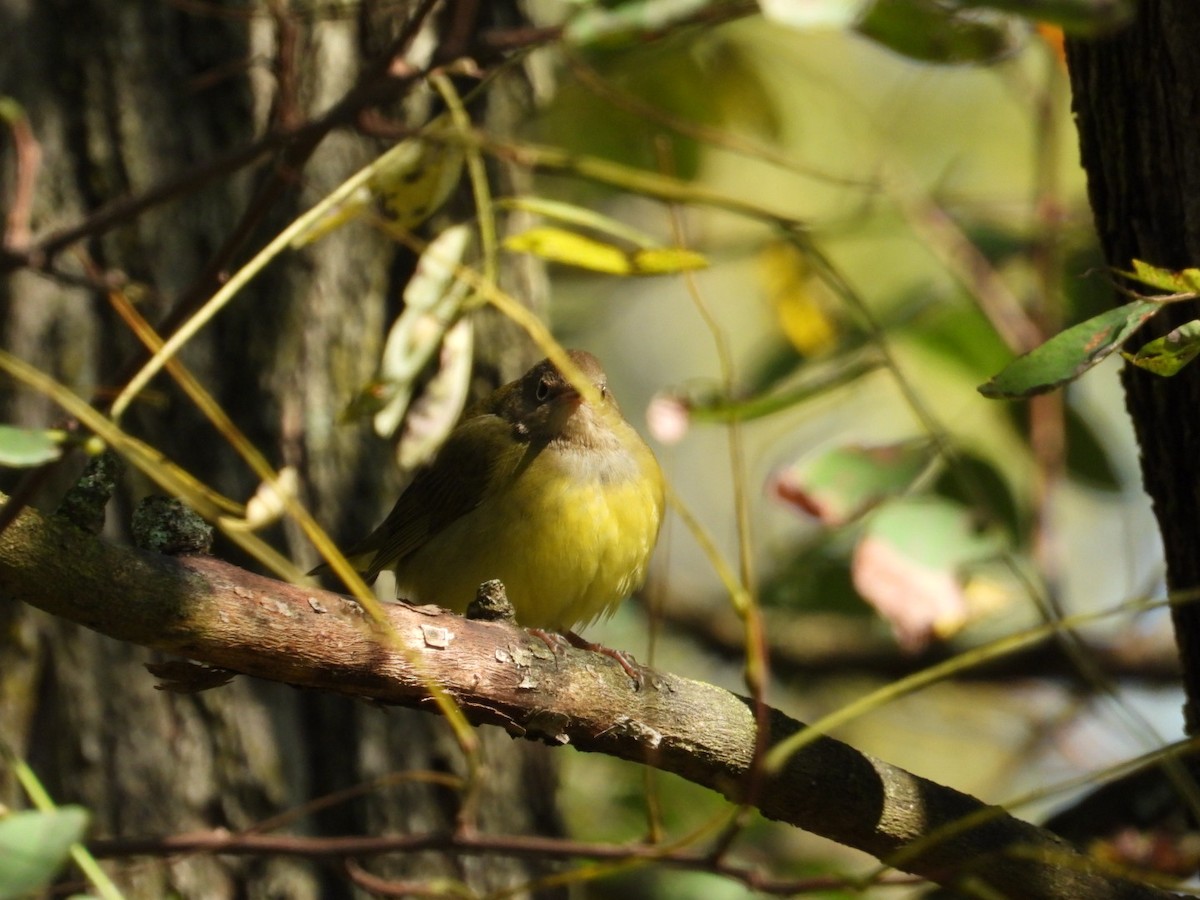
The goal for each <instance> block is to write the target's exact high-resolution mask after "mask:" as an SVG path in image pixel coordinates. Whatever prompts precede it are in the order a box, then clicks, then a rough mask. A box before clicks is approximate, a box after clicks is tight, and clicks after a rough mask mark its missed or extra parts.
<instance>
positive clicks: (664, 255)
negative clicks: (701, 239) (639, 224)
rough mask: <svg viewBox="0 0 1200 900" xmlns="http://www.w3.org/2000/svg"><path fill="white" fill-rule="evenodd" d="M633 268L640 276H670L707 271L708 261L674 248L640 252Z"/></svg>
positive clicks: (635, 257) (700, 256)
mask: <svg viewBox="0 0 1200 900" xmlns="http://www.w3.org/2000/svg"><path fill="white" fill-rule="evenodd" d="M633 268H634V272H635V273H636V274H638V275H669V274H671V273H673V272H689V271H691V270H693V269H707V268H708V260H707V259H705V258H704V257H703V256H702V255H701V254H699V253H695V252H693V251H691V250H680V249H677V248H673V247H668V248H664V249H661V250H638V251H636V252H635V253H634V254H633Z"/></svg>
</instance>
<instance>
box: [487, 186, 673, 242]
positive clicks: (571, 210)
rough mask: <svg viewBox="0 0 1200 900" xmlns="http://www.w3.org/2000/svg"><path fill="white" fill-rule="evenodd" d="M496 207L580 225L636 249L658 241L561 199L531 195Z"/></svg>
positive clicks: (502, 201)
mask: <svg viewBox="0 0 1200 900" xmlns="http://www.w3.org/2000/svg"><path fill="white" fill-rule="evenodd" d="M495 205H496V206H498V207H500V208H501V209H521V210H525V211H526V212H531V213H534V214H535V215H539V216H545V217H546V218H547V219H558V220H559V221H560V222H566V223H567V224H568V225H578V226H579V227H581V228H587V229H590V230H591V231H598V232H600V233H601V234H609V235H612V236H613V237H615V238H617V239H618V240H621V241H625V242H627V243H629V244H632V245H633V246H635V247H642V248H646V249H649V248H651V247H655V246H657V245H658V242H657V241H656V240H655V239H654V238H653V237H651V236H650V235H648V234H646V233H645V232H644V231H638V230H637V229H636V228H631V227H629V226H628V225H626V224H625V223H624V222H621V221H619V220H618V219H614V218H612V217H611V216H606V215H604V214H603V213H598V212H596V211H595V210H592V209H588V208H587V207H586V206H579V205H578V204H575V203H564V202H563V201H561V200H548V199H546V198H544V197H535V196H532V195H530V196H520V197H506V198H501V199H499V200H497V201H496V203H495Z"/></svg>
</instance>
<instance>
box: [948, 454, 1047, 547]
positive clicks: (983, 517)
mask: <svg viewBox="0 0 1200 900" xmlns="http://www.w3.org/2000/svg"><path fill="white" fill-rule="evenodd" d="M932 490H933V492H934V493H936V494H938V495H939V496H941V497H944V498H946V499H947V500H950V501H953V502H956V503H959V504H961V505H963V506H966V507H969V508H970V509H971V510H972V512H973V513H974V516H975V520H976V521H977V522H982V523H984V524H986V525H990V526H995V527H998V528H1003V529H1004V532H1005V534H1006V535H1007V536H1008V538H1009V541H1010V542H1011V543H1014V544H1016V543H1019V542H1020V540H1021V538H1022V535H1023V534H1024V531H1025V525H1024V523H1023V521H1022V517H1021V512H1020V509H1019V507H1018V506H1017V500H1016V496H1015V495H1014V493H1013V490H1012V487H1011V485H1010V484H1009V483H1008V481H1007V480H1006V479H1005V477H1004V475H1003V474H1002V473H1001V472H1000V470H999V469H997V468H996V467H995V466H994V465H992V463H991V462H989V461H988V460H986V459H984V458H982V457H980V456H976V455H974V454H972V453H966V452H964V451H962V450H961V449H958V448H955V450H954V452H953V457H952V459H951V460H950V461H949V462H948V463H947V464H946V465H945V467H944V468H943V469H942V471H941V472H940V473H939V474H938V477H937V479H936V480H935V481H934V484H933V489H932Z"/></svg>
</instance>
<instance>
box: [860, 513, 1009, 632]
mask: <svg viewBox="0 0 1200 900" xmlns="http://www.w3.org/2000/svg"><path fill="white" fill-rule="evenodd" d="M1003 549H1004V542H1003V541H1002V540H1001V539H1000V538H999V536H998V534H997V533H996V532H994V531H980V530H979V529H977V528H976V527H975V519H974V517H973V516H972V514H971V511H970V510H969V509H968V508H967V507H964V506H961V505H960V504H957V503H954V502H952V501H948V500H944V499H942V498H939V497H910V498H905V499H902V500H897V501H895V502H893V503H888V504H886V505H884V506H882V507H880V508H879V509H878V510H877V511H876V512H875V514H874V515H872V516H871V518H870V520H869V521H868V522H867V526H866V530H865V531H864V533H863V536H862V538H861V539H860V540H859V542H858V546H857V547H855V549H854V556H853V559H852V560H851V573H852V577H853V579H854V586H855V588H856V589H857V590H858V592H859V593H860V594H861V595H862V597H863V599H864V600H866V601H867V602H868V603H870V604H871V605H872V606H874V607H875V608H876V609H877V610H878V611H879V613H880V615H882V616H883V617H884V618H885V619H887V621H888V622H889V623H890V624H891V626H892V630H893V632H894V633H895V635H896V639H897V640H898V641H899V642H900V644H901V646H902V647H904V648H905V649H906V650H908V651H910V652H916V651H919V650H921V649H923V648H924V647H925V646H926V645H927V644H928V642H929V640H930V639H931V638H932V637H933V636H935V635H936V636H938V637H943V638H944V637H948V636H950V635H952V634H954V633H955V632H956V631H958V630H959V629H960V628H961V627H962V626H963V625H965V624H966V622H967V621H968V619H969V618H970V604H969V602H968V597H967V595H966V593H965V592H964V585H965V583H966V574H965V571H966V568H965V567H966V566H967V565H968V564H969V563H972V562H978V561H983V560H987V559H990V558H994V557H996V556H997V555H998V554H999V553H1000V552H1001V551H1002V550H1003Z"/></svg>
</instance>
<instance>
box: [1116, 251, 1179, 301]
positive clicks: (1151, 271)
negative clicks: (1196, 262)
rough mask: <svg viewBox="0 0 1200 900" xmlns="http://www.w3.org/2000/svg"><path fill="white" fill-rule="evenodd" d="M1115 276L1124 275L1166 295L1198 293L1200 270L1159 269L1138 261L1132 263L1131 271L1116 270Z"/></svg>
mask: <svg viewBox="0 0 1200 900" xmlns="http://www.w3.org/2000/svg"><path fill="white" fill-rule="evenodd" d="M1117 274H1119V275H1124V276H1125V277H1126V278H1132V279H1134V280H1135V281H1140V282H1142V284H1148V285H1150V287H1153V288H1158V289H1159V290H1160V291H1166V292H1167V293H1168V294H1196V293H1200V269H1180V270H1178V271H1175V270H1172V269H1160V268H1159V267H1158V266H1152V265H1150V264H1149V263H1147V262H1142V260H1140V259H1135V260H1134V261H1133V271H1132V272H1125V271H1122V270H1120V269H1117Z"/></svg>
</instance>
